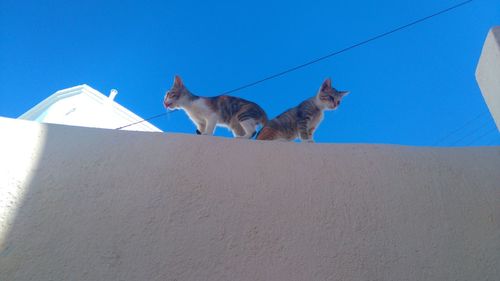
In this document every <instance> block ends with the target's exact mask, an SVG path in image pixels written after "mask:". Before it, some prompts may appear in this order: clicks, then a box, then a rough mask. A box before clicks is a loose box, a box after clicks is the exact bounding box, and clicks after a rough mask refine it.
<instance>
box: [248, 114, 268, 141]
mask: <svg viewBox="0 0 500 281" xmlns="http://www.w3.org/2000/svg"><path fill="white" fill-rule="evenodd" d="M268 121H269V120H268V119H267V114H266V112H264V110H262V115H261V117H260V120H259V124H260V126H261V127H260V130H259V132H258V133H254V134H253V136H252V138H253V137H254V136H255V139H257V138H258V137H259V135H260V133H261V132H262V129H264V127H265V126H266V124H267V122H268Z"/></svg>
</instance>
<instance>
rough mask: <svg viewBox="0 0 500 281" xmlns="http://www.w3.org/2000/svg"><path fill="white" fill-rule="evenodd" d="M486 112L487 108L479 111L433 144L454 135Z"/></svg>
mask: <svg viewBox="0 0 500 281" xmlns="http://www.w3.org/2000/svg"><path fill="white" fill-rule="evenodd" d="M486 112H488V110H485V111H483V112H481V113H479V114H478V115H476V116H475V117H474V118H472V119H470V120H468V121H466V122H465V123H464V124H463V125H462V126H460V127H458V128H456V129H455V130H453V131H451V132H449V133H448V134H446V135H445V136H443V137H441V138H440V139H439V140H437V141H435V142H434V144H433V145H438V144H439V143H441V142H443V141H444V140H446V139H448V138H449V137H451V136H453V135H455V134H456V133H458V132H460V131H461V130H463V129H464V128H465V127H467V126H469V125H470V124H472V122H474V121H476V120H477V119H479V118H480V117H481V116H484V115H485V114H486Z"/></svg>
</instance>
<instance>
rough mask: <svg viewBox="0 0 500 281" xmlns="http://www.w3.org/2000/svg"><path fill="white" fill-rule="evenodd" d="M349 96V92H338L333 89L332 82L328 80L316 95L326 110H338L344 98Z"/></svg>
mask: <svg viewBox="0 0 500 281" xmlns="http://www.w3.org/2000/svg"><path fill="white" fill-rule="evenodd" d="M347 94H349V91H337V89H335V88H333V87H332V80H331V79H330V78H327V79H326V80H325V81H324V82H323V84H322V85H321V87H320V88H319V91H318V94H317V95H316V97H317V100H318V102H319V103H320V105H321V106H322V107H323V108H324V109H329V110H333V109H337V107H339V105H340V101H341V100H342V98H343V97H344V96H345V95H347Z"/></svg>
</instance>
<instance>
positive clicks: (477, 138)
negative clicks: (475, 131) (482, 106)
mask: <svg viewBox="0 0 500 281" xmlns="http://www.w3.org/2000/svg"><path fill="white" fill-rule="evenodd" d="M496 130H497V127H496V126H495V127H493V128H490V129H489V130H488V131H486V132H485V133H483V134H481V135H479V136H478V137H476V138H475V139H473V140H472V141H470V142H469V143H467V144H466V145H471V144H473V143H475V142H477V141H478V140H480V139H482V138H484V137H486V136H487V135H489V134H491V133H493V132H494V131H496Z"/></svg>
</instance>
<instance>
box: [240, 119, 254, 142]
mask: <svg viewBox="0 0 500 281" xmlns="http://www.w3.org/2000/svg"><path fill="white" fill-rule="evenodd" d="M240 125H241V127H243V130H245V134H244V135H243V136H241V138H245V139H251V138H252V137H253V136H254V135H255V131H256V129H257V128H256V127H257V122H256V121H255V120H254V119H247V120H245V121H241V122H240Z"/></svg>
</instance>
